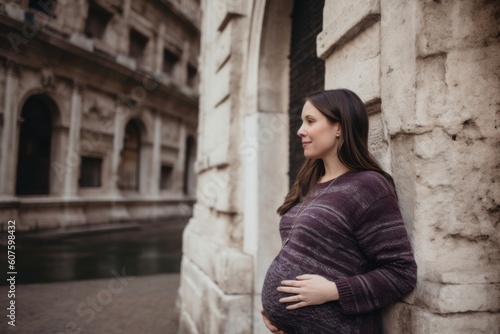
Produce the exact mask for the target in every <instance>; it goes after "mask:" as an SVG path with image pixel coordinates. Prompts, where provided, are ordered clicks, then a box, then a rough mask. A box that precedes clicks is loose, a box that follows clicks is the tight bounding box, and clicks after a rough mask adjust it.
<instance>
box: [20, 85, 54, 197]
mask: <svg viewBox="0 0 500 334" xmlns="http://www.w3.org/2000/svg"><path fill="white" fill-rule="evenodd" d="M58 115H59V112H58V108H57V105H56V103H55V102H54V100H52V99H51V98H50V97H49V96H47V95H45V94H35V95H32V96H30V97H29V98H27V99H26V101H25V102H24V103H23V107H22V109H21V115H20V116H21V126H20V131H19V145H18V153H17V167H16V195H48V194H49V193H50V178H51V173H50V163H51V159H52V153H53V147H52V146H53V128H54V125H55V124H56V120H57V118H58Z"/></svg>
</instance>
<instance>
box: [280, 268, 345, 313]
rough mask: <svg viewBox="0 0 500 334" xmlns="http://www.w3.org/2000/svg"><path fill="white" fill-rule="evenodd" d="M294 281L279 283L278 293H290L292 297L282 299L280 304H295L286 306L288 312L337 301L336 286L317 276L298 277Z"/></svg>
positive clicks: (337, 292)
mask: <svg viewBox="0 0 500 334" xmlns="http://www.w3.org/2000/svg"><path fill="white" fill-rule="evenodd" d="M296 278H297V279H296V280H285V281H282V282H281V286H279V287H278V291H280V292H286V293H291V294H293V296H288V297H283V298H281V299H280V300H279V302H280V303H295V304H291V305H288V306H287V307H286V308H287V309H288V310H295V309H298V308H301V307H304V306H310V305H320V304H324V303H326V302H331V301H335V300H338V299H339V291H338V290H337V285H336V284H335V283H334V282H332V281H329V280H327V279H326V278H324V277H323V276H319V275H309V274H305V275H300V276H297V277H296Z"/></svg>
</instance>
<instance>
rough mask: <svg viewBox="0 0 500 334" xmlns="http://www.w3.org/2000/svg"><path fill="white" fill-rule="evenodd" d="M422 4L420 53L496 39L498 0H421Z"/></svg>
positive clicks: (429, 53)
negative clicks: (480, 0)
mask: <svg viewBox="0 0 500 334" xmlns="http://www.w3.org/2000/svg"><path fill="white" fill-rule="evenodd" d="M419 5H420V6H419V11H421V14H420V15H418V16H417V20H418V21H417V29H416V31H417V52H418V55H419V56H421V57H425V56H428V55H432V54H436V53H441V52H448V51H449V50H452V49H464V48H468V47H478V46H481V45H484V44H490V43H495V41H496V39H497V34H498V22H497V21H498V17H497V15H498V11H499V10H500V4H499V3H498V1H486V2H478V1H420V3H419ZM495 22H497V23H496V24H495Z"/></svg>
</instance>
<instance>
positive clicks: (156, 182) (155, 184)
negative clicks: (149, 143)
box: [150, 110, 162, 195]
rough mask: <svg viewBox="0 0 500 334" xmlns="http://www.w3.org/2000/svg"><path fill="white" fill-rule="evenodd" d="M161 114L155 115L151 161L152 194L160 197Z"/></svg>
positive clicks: (158, 112)
mask: <svg viewBox="0 0 500 334" xmlns="http://www.w3.org/2000/svg"><path fill="white" fill-rule="evenodd" d="M161 127H162V121H161V113H160V111H158V110H155V113H154V133H153V154H152V159H151V163H152V165H151V172H152V173H151V184H150V193H151V194H152V195H158V194H159V192H160V168H161Z"/></svg>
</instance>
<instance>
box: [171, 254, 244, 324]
mask: <svg viewBox="0 0 500 334" xmlns="http://www.w3.org/2000/svg"><path fill="white" fill-rule="evenodd" d="M182 273H183V275H182V279H181V285H180V296H181V298H182V309H185V310H189V315H188V316H184V317H185V318H187V319H189V318H190V319H191V320H192V322H191V321H189V320H187V319H186V320H185V321H183V322H184V323H185V324H186V325H183V328H184V329H185V330H186V332H187V329H186V328H187V327H189V326H188V324H189V323H196V327H197V330H198V332H199V333H207V334H219V333H227V334H233V333H241V334H246V333H251V314H252V313H251V309H252V304H251V303H252V302H251V297H250V295H226V294H224V293H223V291H222V290H220V288H219V287H218V286H217V285H216V284H215V283H214V282H213V281H212V280H211V279H210V278H209V277H207V276H206V275H205V273H204V272H203V271H201V270H200V269H199V268H198V267H197V266H196V264H194V263H193V262H191V261H190V260H188V259H186V257H184V259H183V263H182ZM207 310H210V312H207Z"/></svg>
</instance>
